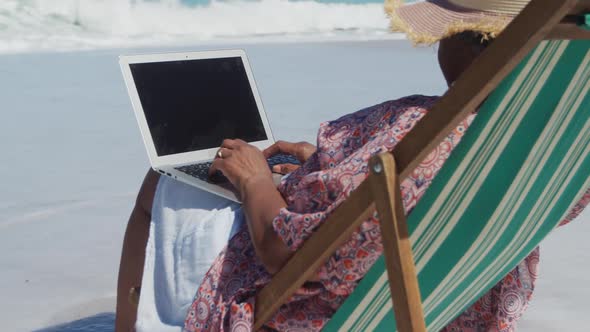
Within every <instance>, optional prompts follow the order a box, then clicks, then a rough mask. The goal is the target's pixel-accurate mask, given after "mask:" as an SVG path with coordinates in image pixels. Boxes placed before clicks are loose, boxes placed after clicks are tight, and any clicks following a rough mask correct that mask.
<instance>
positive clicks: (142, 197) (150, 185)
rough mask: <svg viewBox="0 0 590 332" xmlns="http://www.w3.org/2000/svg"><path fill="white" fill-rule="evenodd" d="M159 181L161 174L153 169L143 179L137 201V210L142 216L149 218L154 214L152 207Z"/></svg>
mask: <svg viewBox="0 0 590 332" xmlns="http://www.w3.org/2000/svg"><path fill="white" fill-rule="evenodd" d="M159 179H160V174H158V173H156V172H154V171H153V170H152V169H150V170H149V171H148V172H147V174H146V175H145V178H144V179H143V183H142V184H141V188H140V189H139V193H138V194H137V199H136V201H135V209H138V210H139V211H140V212H141V213H142V214H146V215H148V216H149V215H151V213H152V205H153V203H154V196H155V194H156V188H157V186H158V180H159Z"/></svg>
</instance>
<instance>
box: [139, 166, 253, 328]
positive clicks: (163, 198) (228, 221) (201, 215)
mask: <svg viewBox="0 0 590 332" xmlns="http://www.w3.org/2000/svg"><path fill="white" fill-rule="evenodd" d="M234 221H235V222H234ZM243 221H244V217H243V214H242V212H241V209H240V205H239V204H237V203H235V202H232V201H229V200H227V199H224V198H222V197H219V196H216V195H213V194H211V193H208V192H206V191H203V190H200V189H198V188H195V187H192V186H189V185H186V184H184V183H181V182H178V181H175V180H172V179H170V178H168V177H164V176H162V177H161V178H160V180H159V182H158V186H157V189H156V194H155V197H154V203H153V207H152V221H151V224H150V233H149V239H148V242H147V247H146V253H145V265H144V271H143V279H142V283H141V295H140V300H139V307H138V313H137V323H136V329H137V331H140V332H149V331H158V332H166V331H179V330H180V329H181V327H182V326H183V324H184V319H185V316H186V312H187V310H188V308H189V307H190V305H191V304H192V301H193V298H194V296H195V293H196V291H197V288H198V286H199V284H200V283H201V280H202V279H203V276H204V275H205V273H206V272H207V270H208V269H209V266H210V265H211V263H212V262H213V260H214V259H215V257H217V255H218V254H219V252H220V251H221V249H223V247H224V246H225V245H226V244H227V241H228V238H230V237H231V236H233V234H235V233H236V232H237V230H239V228H240V227H241V226H242V225H243ZM232 226H233V228H232Z"/></svg>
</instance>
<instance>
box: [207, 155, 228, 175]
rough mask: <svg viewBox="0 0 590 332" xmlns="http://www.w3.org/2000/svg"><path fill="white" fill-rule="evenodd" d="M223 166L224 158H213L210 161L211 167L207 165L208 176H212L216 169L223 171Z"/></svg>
mask: <svg viewBox="0 0 590 332" xmlns="http://www.w3.org/2000/svg"><path fill="white" fill-rule="evenodd" d="M224 166H225V160H223V159H222V158H215V159H214V160H213V162H212V163H211V167H209V176H212V175H213V174H215V172H217V171H220V172H221V173H223V170H224Z"/></svg>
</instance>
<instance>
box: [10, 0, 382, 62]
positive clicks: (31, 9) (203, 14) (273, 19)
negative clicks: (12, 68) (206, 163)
mask: <svg viewBox="0 0 590 332" xmlns="http://www.w3.org/2000/svg"><path fill="white" fill-rule="evenodd" d="M301 38H303V39H305V38H312V39H313V38H355V39H356V38H367V39H373V38H391V34H389V33H388V31H387V18H386V16H385V14H384V11H383V5H382V4H379V3H365V4H351V3H320V2H316V1H288V0H229V1H227V0H226V1H219V0H214V1H211V2H208V3H206V4H202V5H197V6H188V5H185V4H184V3H182V2H180V1H179V0H160V1H154V0H151V1H147V0H143V1H142V0H51V1H47V0H2V1H0V52H2V53H13V52H27V51H38V50H72V49H92V48H103V47H128V46H148V45H161V44H171V43H172V44H173V43H198V42H203V41H219V40H222V41H224V40H225V41H228V40H239V41H244V40H256V41H259V40H294V39H295V40H296V39H301Z"/></svg>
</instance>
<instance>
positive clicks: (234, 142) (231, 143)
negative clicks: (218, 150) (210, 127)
mask: <svg viewBox="0 0 590 332" xmlns="http://www.w3.org/2000/svg"><path fill="white" fill-rule="evenodd" d="M244 144H248V143H246V142H244V141H242V140H241V139H224V140H223V142H222V143H221V147H222V148H226V149H231V150H234V149H236V148H238V147H240V146H241V145H244Z"/></svg>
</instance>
